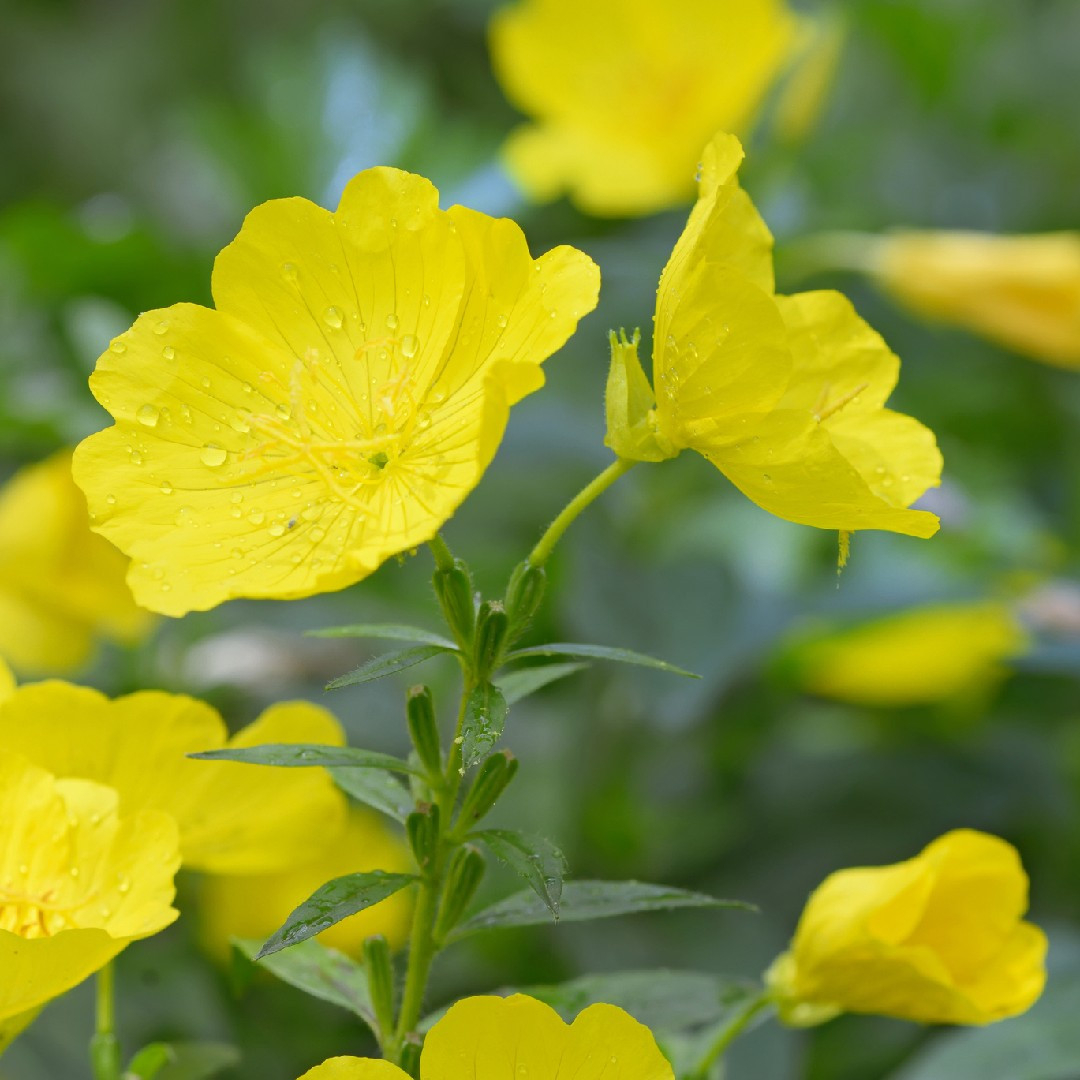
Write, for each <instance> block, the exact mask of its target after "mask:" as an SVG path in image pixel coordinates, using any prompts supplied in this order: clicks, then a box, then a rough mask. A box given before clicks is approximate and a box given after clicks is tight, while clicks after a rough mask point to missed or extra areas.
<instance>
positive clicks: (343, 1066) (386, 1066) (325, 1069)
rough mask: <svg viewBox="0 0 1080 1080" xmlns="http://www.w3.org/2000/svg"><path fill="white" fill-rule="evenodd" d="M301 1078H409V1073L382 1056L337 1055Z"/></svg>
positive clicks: (360, 1079) (379, 1079)
mask: <svg viewBox="0 0 1080 1080" xmlns="http://www.w3.org/2000/svg"><path fill="white" fill-rule="evenodd" d="M300 1080H409V1074H408V1073H407V1072H405V1071H404V1070H403V1069H399V1068H398V1067H397V1066H396V1065H395V1064H394V1063H393V1062H390V1061H384V1060H383V1059H382V1058H358V1057H335V1058H330V1059H329V1060H327V1061H324V1062H323V1063H322V1064H321V1065H316V1066H315V1068H314V1069H308V1071H307V1072H306V1073H304V1075H303V1076H301V1077H300Z"/></svg>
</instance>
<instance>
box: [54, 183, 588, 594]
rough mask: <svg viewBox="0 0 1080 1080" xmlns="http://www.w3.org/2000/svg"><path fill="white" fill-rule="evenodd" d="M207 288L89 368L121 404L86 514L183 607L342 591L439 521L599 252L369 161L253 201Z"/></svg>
mask: <svg viewBox="0 0 1080 1080" xmlns="http://www.w3.org/2000/svg"><path fill="white" fill-rule="evenodd" d="M212 284H213V293H214V299H215V303H216V305H217V306H216V309H209V308H203V307H198V306H196V305H193V304H177V305H175V306H173V307H171V308H168V309H165V310H160V311H151V312H147V313H146V314H144V315H142V316H140V317H139V319H138V320H137V321H136V322H135V325H134V326H133V327H132V328H131V329H130V330H128V331H127V332H126V333H124V334H121V335H120V336H119V337H118V338H116V339H115V340H114V341H113V342H112V343H111V345H110V346H109V348H108V350H106V352H105V353H104V354H103V355H102V356H101V358H100V359H99V360H98V363H97V367H96V369H95V371H94V374H93V375H92V376H91V380H90V384H91V388H92V390H93V392H94V394H95V396H96V397H97V399H98V400H99V401H100V402H101V404H102V405H104V406H105V408H106V409H108V410H109V411H110V412H111V414H112V415H113V417H114V418H115V421H116V423H115V425H114V426H113V427H111V428H108V429H107V430H105V431H102V432H99V433H97V434H95V435H92V436H90V438H89V439H87V440H85V441H84V442H83V443H82V445H81V446H79V448H78V449H77V451H76V454H75V477H76V480H77V481H78V483H79V485H80V486H81V487H82V488H83V490H84V491H85V492H86V494H87V498H88V500H89V504H90V510H91V519H92V523H93V527H94V528H95V529H97V530H98V531H99V532H101V533H102V534H104V535H105V536H106V537H108V539H110V540H111V541H112V542H113V543H114V544H116V546H117V547H119V548H120V549H121V551H123V552H125V553H126V554H127V555H129V556H130V557H131V558H132V560H133V563H132V568H131V572H130V575H129V582H130V584H131V587H132V590H133V591H134V593H135V596H136V599H137V600H138V601H139V603H140V604H142V605H143V606H144V607H147V608H150V609H151V610H154V611H160V612H163V613H165V614H169V615H182V614H184V613H185V612H187V611H191V610H203V609H206V608H210V607H213V606H214V605H216V604H219V603H221V602H222V601H224V600H227V599H229V598H231V597H237V596H249V597H275V598H280V599H287V598H294V597H301V596H309V595H311V594H313V593H317V592H324V591H327V590H332V589H340V588H343V587H344V586H346V585H350V584H352V583H353V582H355V581H358V580H360V579H361V578H363V577H365V576H366V575H368V574H370V573H371V572H372V571H373V570H374V569H375V568H376V567H378V566H379V565H380V564H381V563H382V562H383V561H385V560H386V559H387V558H389V557H390V556H391V555H394V554H397V553H399V552H402V551H407V550H409V549H410V548H412V547H415V546H416V545H418V544H420V543H423V542H425V541H427V540H429V539H430V538H431V537H432V536H433V535H434V534H435V532H436V531H437V530H438V529H439V527H440V526H441V525H442V524H443V522H445V521H446V519H447V518H449V517H450V516H451V514H453V512H454V511H455V509H456V508H457V507H458V505H459V504H460V503H461V502H462V500H463V499H464V498H465V497H466V495H468V493H469V492H470V491H471V490H472V488H473V487H474V486H475V485H476V484H477V482H478V481H479V479H480V476H481V474H482V473H483V472H484V469H485V468H486V467H487V465H488V464H489V462H490V461H491V459H492V457H493V456H494V454H495V451H496V449H497V447H498V444H499V441H500V439H501V438H502V434H503V430H504V428H505V426H506V422H507V418H508V415H509V409H510V406H512V405H513V404H515V403H516V402H517V401H519V400H520V399H521V398H522V397H524V396H525V395H526V394H529V393H531V392H533V391H534V390H536V389H538V388H539V387H540V386H541V385H542V384H543V381H544V376H543V372H542V370H541V367H540V364H541V362H542V361H543V360H544V359H545V358H546V357H548V356H550V355H551V354H552V353H553V352H555V351H556V350H557V349H558V348H559V347H560V346H562V345H563V343H564V342H565V341H566V340H567V338H568V337H569V336H570V334H571V333H572V332H573V330H574V328H575V327H576V325H577V322H578V320H579V319H580V318H581V317H582V316H583V315H585V314H587V313H588V312H589V311H591V310H592V309H593V307H594V306H595V305H596V300H597V295H598V291H599V271H598V270H597V268H596V266H595V264H594V263H593V262H592V261H591V260H590V259H589V258H587V257H586V256H585V255H583V254H582V253H581V252H579V251H577V250H575V249H574V248H569V247H560V248H556V249H554V250H552V251H549V252H548V253H547V254H546V255H544V256H542V257H541V258H539V259H536V260H534V259H533V258H532V257H531V256H530V254H529V249H528V246H527V245H526V242H525V238H524V236H523V235H522V233H521V230H520V229H519V228H518V227H517V225H515V224H514V223H513V222H511V221H508V220H505V219H495V218H490V217H487V216H486V215H484V214H479V213H476V212H474V211H471V210H467V209H465V208H463V207H460V206H455V207H452V208H451V209H450V210H448V211H443V210H440V209H439V205H438V192H437V191H436V190H435V188H434V187H432V185H431V184H430V183H429V182H428V181H427V180H425V179H423V178H422V177H419V176H414V175H412V174H410V173H405V172H401V171H399V170H396V169H388V168H376V169H370V170H368V171H367V172H363V173H360V174H359V175H358V176H357V177H355V178H354V179H353V180H352V181H351V182H350V183H349V184H348V186H347V187H346V189H345V192H344V194H343V195H342V197H341V202H340V204H339V205H338V208H337V210H336V211H334V212H333V213H331V212H329V211H327V210H324V209H322V208H321V207H319V206H316V205H315V204H313V203H311V202H308V201H307V200H305V199H300V198H293V199H280V200H277V201H273V202H268V203H264V204H263V205H261V206H259V207H257V208H256V209H255V210H253V211H252V212H251V213H250V214H249V215H248V217H247V219H246V220H245V222H244V225H243V228H242V229H241V231H240V234H239V235H238V236H237V237H236V239H235V240H234V241H233V242H232V243H231V244H229V245H228V246H227V247H226V248H225V249H224V250H223V251H222V252H221V254H220V255H219V256H218V258H217V261H216V263H215V266H214V274H213V283H212Z"/></svg>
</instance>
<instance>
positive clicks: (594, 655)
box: [504, 642, 701, 679]
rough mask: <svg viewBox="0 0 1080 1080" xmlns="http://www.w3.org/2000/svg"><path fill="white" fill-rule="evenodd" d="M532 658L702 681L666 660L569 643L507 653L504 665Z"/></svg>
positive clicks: (598, 646)
mask: <svg viewBox="0 0 1080 1080" xmlns="http://www.w3.org/2000/svg"><path fill="white" fill-rule="evenodd" d="M530 656H569V657H572V658H573V659H575V660H614V661H615V662H616V663H618V664H634V665H636V666H637V667H647V668H655V669H656V670H657V671H668V672H670V673H671V674H673V675H685V676H686V677H687V678H688V679H700V678H701V676H700V675H695V674H694V673H693V672H692V671H686V670H685V669H684V668H681V667H676V666H675V665H674V664H669V663H667V662H666V661H664V660H657V659H656V657H655V656H646V655H645V654H644V653H638V652H632V651H631V650H630V649H614V648H610V647H608V646H607V645H575V644H571V643H569V642H556V643H554V644H551V645H531V646H529V648H527V649H515V650H514V651H513V652H511V653H507V655H506V657H505V660H504V663H511V662H512V661H514V660H524V659H526V658H527V657H530Z"/></svg>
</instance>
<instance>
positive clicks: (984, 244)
mask: <svg viewBox="0 0 1080 1080" xmlns="http://www.w3.org/2000/svg"><path fill="white" fill-rule="evenodd" d="M866 259H867V260H868V266H869V269H870V270H871V272H872V273H873V274H874V275H875V276H876V278H877V280H878V281H879V283H880V284H881V286H882V287H883V288H884V289H886V290H887V291H888V292H890V293H891V294H892V295H893V296H895V297H896V299H897V300H899V301H900V302H901V303H903V304H906V305H907V306H908V307H910V308H911V309H912V310H913V311H915V312H917V313H918V314H920V315H924V316H926V317H928V318H931V319H940V320H941V321H942V322H949V323H955V324H957V325H958V326H964V327H966V328H967V329H969V330H973V331H975V332H976V333H978V334H982V335H984V336H985V337H988V338H990V339H991V340H992V341H996V342H998V343H1000V344H1002V345H1005V346H1007V347H1008V348H1011V349H1015V350H1016V351H1017V352H1019V353H1023V354H1025V355H1027V356H1031V357H1034V358H1035V359H1036V360H1043V361H1046V362H1047V363H1050V364H1057V365H1059V366H1061V367H1066V368H1080V233H1075V232H1072V233H1066V232H1063V233H1047V234H1044V235H1034V236H996V235H993V234H989V233H975V232H915V231H912V232H896V233H894V234H892V235H890V236H886V237H882V238H877V239H875V240H873V241H870V246H869V248H868V250H867V253H866Z"/></svg>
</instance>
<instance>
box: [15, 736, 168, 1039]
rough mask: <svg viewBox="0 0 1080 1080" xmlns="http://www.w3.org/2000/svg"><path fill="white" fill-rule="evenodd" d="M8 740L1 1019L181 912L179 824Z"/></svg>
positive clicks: (36, 1003)
mask: <svg viewBox="0 0 1080 1080" xmlns="http://www.w3.org/2000/svg"><path fill="white" fill-rule="evenodd" d="M118 803H119V799H118V796H117V793H116V792H115V791H114V790H113V789H112V788H109V787H106V786H104V785H102V784H95V783H91V782H90V781H87V780H70V779H68V780H64V779H57V778H56V777H55V776H53V775H51V774H50V773H48V772H46V771H45V770H44V769H40V768H38V767H36V766H35V765H32V764H31V763H30V762H29V761H27V760H26V758H24V757H22V756H21V755H19V754H15V753H10V752H9V751H8V750H7V749H4V750H0V972H3V978H0V1022H9V1021H12V1020H14V1019H15V1018H19V1019H18V1022H17V1024H11V1025H10V1027H9V1030H8V1032H7V1033H6V1034H7V1036H8V1037H11V1036H13V1035H14V1034H15V1033H16V1031H15V1028H16V1027H17V1026H22V1025H23V1024H24V1023H25V1022H27V1021H28V1020H29V1019H32V1018H33V1011H34V1010H36V1009H37V1008H39V1007H40V1006H41V1005H43V1004H44V1003H45V1002H47V1001H49V1000H50V999H52V998H54V997H57V996H58V995H60V994H62V993H64V992H65V991H66V990H70V989H71V988H72V987H73V986H75V985H76V984H78V983H80V982H82V981H83V979H85V978H86V977H87V976H88V975H91V974H93V973H94V972H95V971H97V970H98V969H99V968H101V967H103V966H104V965H105V964H107V963H108V962H109V961H110V960H111V959H112V958H113V957H114V956H116V954H117V953H119V952H120V950H121V949H123V948H124V946H125V945H127V944H128V943H129V942H130V941H134V940H135V939H136V938H142V937H147V936H148V935H150V934H156V933H157V932H158V931H159V930H162V929H164V928H165V927H166V926H168V925H169V924H170V923H171V922H172V921H173V920H174V919H175V918H176V916H177V912H176V911H175V910H174V909H173V907H172V899H173V895H174V889H173V876H174V874H175V873H176V870H177V868H178V867H179V865H180V857H179V853H178V850H177V833H176V825H175V824H174V822H173V821H172V820H171V819H170V818H169V817H168V815H166V814H162V813H159V812H157V811H154V810H139V811H138V812H136V813H130V812H128V813H125V814H124V815H123V816H121V814H120V812H119V809H118Z"/></svg>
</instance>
